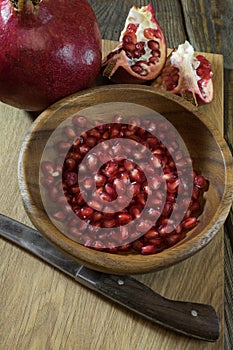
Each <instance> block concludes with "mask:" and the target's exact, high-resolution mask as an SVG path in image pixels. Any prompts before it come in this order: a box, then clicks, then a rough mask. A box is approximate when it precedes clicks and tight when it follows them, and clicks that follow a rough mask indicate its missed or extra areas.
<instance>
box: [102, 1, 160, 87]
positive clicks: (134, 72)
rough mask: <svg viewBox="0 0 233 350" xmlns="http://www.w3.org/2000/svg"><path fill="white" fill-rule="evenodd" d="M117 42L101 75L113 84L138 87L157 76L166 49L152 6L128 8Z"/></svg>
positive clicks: (105, 61)
mask: <svg viewBox="0 0 233 350" xmlns="http://www.w3.org/2000/svg"><path fill="white" fill-rule="evenodd" d="M119 41H120V44H119V45H118V46H117V47H116V48H115V49H114V50H113V51H112V52H110V53H109V54H108V55H107V57H106V58H105V59H104V60H103V62H102V72H103V76H105V77H107V78H109V79H111V80H112V81H113V82H115V83H139V84H140V83H144V82H146V81H148V80H152V79H155V78H156V77H157V76H158V75H159V73H160V72H161V70H162V68H163V66H164V64H165V62H166V56H167V46H166V41H165V37H164V34H163V31H162V29H161V27H160V25H159V23H158V22H157V20H156V18H155V13H154V9H153V7H152V5H151V4H149V5H147V6H142V7H141V8H137V7H136V6H133V7H132V8H131V9H130V11H129V14H128V17H127V19H126V22H125V27H124V29H123V30H122V32H121V35H120V38H119Z"/></svg>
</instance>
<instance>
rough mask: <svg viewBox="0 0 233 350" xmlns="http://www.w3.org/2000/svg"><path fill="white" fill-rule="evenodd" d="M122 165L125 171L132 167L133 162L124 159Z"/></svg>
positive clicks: (133, 165)
mask: <svg viewBox="0 0 233 350" xmlns="http://www.w3.org/2000/svg"><path fill="white" fill-rule="evenodd" d="M124 167H125V169H126V170H127V171H131V170H133V169H134V167H135V164H134V163H133V162H131V160H128V159H125V160H124Z"/></svg>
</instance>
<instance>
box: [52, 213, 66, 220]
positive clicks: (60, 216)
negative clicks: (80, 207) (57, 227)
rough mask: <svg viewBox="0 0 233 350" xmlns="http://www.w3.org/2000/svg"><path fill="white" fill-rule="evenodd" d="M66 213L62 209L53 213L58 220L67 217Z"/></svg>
mask: <svg viewBox="0 0 233 350" xmlns="http://www.w3.org/2000/svg"><path fill="white" fill-rule="evenodd" d="M65 217H66V216H65V213H64V212H63V211H62V210H59V211H56V212H55V213H53V218H54V219H55V220H58V221H63V220H64V219H65Z"/></svg>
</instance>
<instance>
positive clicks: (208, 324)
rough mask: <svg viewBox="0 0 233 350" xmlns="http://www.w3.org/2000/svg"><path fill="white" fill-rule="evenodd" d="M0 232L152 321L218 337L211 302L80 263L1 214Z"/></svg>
mask: <svg viewBox="0 0 233 350" xmlns="http://www.w3.org/2000/svg"><path fill="white" fill-rule="evenodd" d="M0 235H1V236H2V237H4V238H6V239H7V240H9V241H11V242H13V243H15V244H17V245H18V246H20V247H22V248H24V249H26V250H27V251H29V252H31V253H33V254H35V255H36V256H37V257H39V258H41V259H42V260H44V261H46V262H47V263H49V264H51V265H52V266H54V267H56V268H58V269H59V270H61V271H63V272H64V273H66V274H67V275H69V276H71V277H72V278H74V279H75V280H76V281H77V282H80V283H81V284H83V285H85V286H86V287H88V288H91V289H92V290H94V291H96V292H99V293H101V294H102V295H104V296H105V297H107V298H109V299H111V300H113V301H114V302H116V303H118V304H120V305H122V306H124V307H126V308H127V309H129V310H131V311H133V312H135V313H137V314H139V315H140V316H143V317H144V318H146V319H148V320H150V321H152V322H155V323H157V324H159V325H161V326H164V327H166V328H168V329H171V330H173V331H176V332H179V333H182V334H185V335H187V336H190V337H193V338H197V339H201V340H205V341H212V342H213V341H216V340H217V339H218V338H219V319H218V316H217V314H216V312H215V310H214V308H213V307H212V306H211V305H205V304H199V303H192V302H183V301H175V300H170V299H167V298H164V297H163V296H161V295H160V294H158V293H156V292H155V291H153V290H152V289H151V288H149V287H148V286H146V285H145V284H143V283H141V282H139V281H137V280H136V279H134V278H132V277H131V276H125V275H124V276H120V275H110V274H106V273H102V272H98V271H94V270H91V269H89V268H87V267H85V266H83V265H79V264H78V263H77V262H76V261H74V260H71V259H69V258H68V257H67V256H66V255H64V254H63V253H62V252H60V251H59V250H58V249H57V248H55V247H54V246H53V245H51V244H50V243H49V242H48V241H47V240H46V239H45V238H44V237H43V236H42V235H41V234H40V233H39V231H37V230H35V229H32V228H30V227H28V226H25V225H24V224H22V223H20V222H18V221H15V220H13V219H11V218H9V217H7V216H4V215H1V214H0Z"/></svg>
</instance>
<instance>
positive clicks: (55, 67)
mask: <svg viewBox="0 0 233 350" xmlns="http://www.w3.org/2000/svg"><path fill="white" fill-rule="evenodd" d="M0 47H1V50H0V100H1V101H2V102H4V103H6V104H9V105H12V106H14V107H17V108H21V109H25V110H28V111H41V110H43V109H45V108H46V107H47V106H49V105H50V104H52V103H53V102H55V101H57V100H59V99H61V98H63V97H65V96H67V95H69V94H72V93H75V92H76V91H79V90H82V89H85V88H87V87H88V86H90V85H91V84H92V83H93V82H94V81H95V79H96V77H97V75H98V73H99V71H100V67H101V58H102V53H101V35H100V30H99V26H98V22H97V19H96V16H95V13H94V12H93V10H92V8H91V7H90V5H89V4H88V2H87V1H86V0H81V1H78V0H56V1H53V0H41V1H40V3H39V4H37V5H36V6H33V5H32V3H31V2H30V1H28V3H27V5H26V8H25V7H24V8H23V10H22V11H21V12H20V13H18V12H17V11H16V10H14V8H13V6H12V5H11V2H10V0H0Z"/></svg>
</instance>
